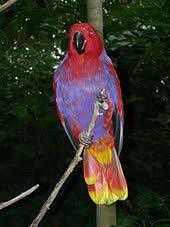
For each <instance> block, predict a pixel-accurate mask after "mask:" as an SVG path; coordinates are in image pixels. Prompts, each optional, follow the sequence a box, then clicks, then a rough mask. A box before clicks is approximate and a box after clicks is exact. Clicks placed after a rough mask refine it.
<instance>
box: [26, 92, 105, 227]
mask: <svg viewBox="0 0 170 227" xmlns="http://www.w3.org/2000/svg"><path fill="white" fill-rule="evenodd" d="M106 99H107V92H106V90H105V89H103V90H102V91H101V92H99V94H97V96H96V102H95V104H94V111H93V116H92V118H91V121H90V124H89V127H88V130H87V136H90V134H91V132H92V130H93V128H94V127H95V123H96V120H97V118H98V116H99V115H101V113H100V111H99V110H100V108H103V109H104V110H107V108H108V106H107V103H106V102H105V100H106ZM84 147H85V146H84V145H83V144H80V145H79V149H78V150H77V152H76V154H75V156H74V158H73V160H72V161H71V163H70V164H69V166H68V167H67V169H66V171H65V172H64V174H63V176H62V177H61V178H60V180H59V181H58V183H57V184H56V185H55V187H54V189H53V191H52V192H51V194H50V196H49V197H48V199H47V201H46V202H45V203H44V205H43V206H42V208H41V210H40V211H39V213H38V215H37V216H36V217H35V219H34V221H33V222H32V224H31V225H30V226H29V227H37V226H38V224H39V223H40V221H41V220H42V218H43V217H44V215H45V213H46V212H47V210H49V208H50V205H51V204H52V202H53V201H54V199H55V198H56V196H57V195H58V193H59V191H60V189H61V187H62V186H63V184H64V183H65V181H66V180H67V178H68V177H69V176H70V174H71V172H72V171H73V170H74V168H75V166H76V165H77V164H78V163H79V162H80V161H81V160H82V158H81V154H82V152H83V149H84Z"/></svg>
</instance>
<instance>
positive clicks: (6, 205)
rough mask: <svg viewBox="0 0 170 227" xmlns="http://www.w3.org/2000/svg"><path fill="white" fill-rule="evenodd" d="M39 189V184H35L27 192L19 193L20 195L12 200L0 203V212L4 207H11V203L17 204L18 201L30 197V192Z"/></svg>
mask: <svg viewBox="0 0 170 227" xmlns="http://www.w3.org/2000/svg"><path fill="white" fill-rule="evenodd" d="M38 187H39V184H36V185H35V186H34V187H32V188H30V189H29V190H27V191H25V192H23V193H21V194H20V195H18V196H16V197H15V198H13V199H10V200H9V201H7V202H2V203H0V210H2V209H3V208H5V207H8V206H10V205H12V204H13V203H16V202H18V201H19V200H21V199H23V198H25V197H26V196H28V195H30V194H31V193H32V192H34V191H35V190H36V189H37V188H38Z"/></svg>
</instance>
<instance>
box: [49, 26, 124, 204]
mask: <svg viewBox="0 0 170 227" xmlns="http://www.w3.org/2000/svg"><path fill="white" fill-rule="evenodd" d="M103 88H105V89H106V90H107V93H108V98H107V100H106V102H107V104H108V110H107V111H105V112H104V114H103V115H102V116H100V117H99V118H98V119H97V121H96V125H95V128H94V130H93V135H94V137H93V142H92V143H91V144H90V145H89V146H87V147H86V148H85V150H84V155H83V167H84V178H85V181H86V184H87V187H88V192H89V195H90V197H91V199H92V200H93V201H94V202H95V203H96V204H112V203H114V202H115V201H117V200H125V199H126V198H127V196H128V189H127V184H126V180H125V177H124V174H123V171H122V167H121V164H120V161H119V157H118V155H119V154H120V151H121V149H122V142H123V123H124V116H123V115H124V113H123V103H122V96H121V88H120V83H119V80H118V77H117V75H116V72H115V70H114V67H113V64H112V63H111V60H110V59H109V57H108V56H107V54H106V51H105V49H104V47H103V44H102V42H101V40H100V37H99V35H98V33H97V32H96V31H95V29H94V28H93V27H92V26H91V25H89V24H87V23H79V24H74V25H72V27H71V28H70V32H69V44H68V52H67V54H66V56H65V58H64V60H63V61H62V62H61V64H60V66H59V67H58V68H57V70H56V71H55V75H54V81H53V90H54V96H55V106H56V109H57V112H58V115H59V118H60V120H61V123H62V125H63V127H64V129H65V131H66V133H67V135H68V137H69V139H70V140H71V142H72V144H73V146H74V147H75V148H76V149H77V148H78V144H79V139H78V137H79V134H80V133H81V132H82V131H85V130H87V128H88V125H89V123H90V120H91V116H92V114H93V108H94V106H93V105H94V103H95V101H96V94H98V93H99V92H100V91H101V90H102V89H103Z"/></svg>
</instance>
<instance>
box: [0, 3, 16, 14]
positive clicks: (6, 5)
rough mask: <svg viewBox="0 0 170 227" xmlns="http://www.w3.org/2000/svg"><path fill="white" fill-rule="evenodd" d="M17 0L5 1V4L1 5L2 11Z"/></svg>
mask: <svg viewBox="0 0 170 227" xmlns="http://www.w3.org/2000/svg"><path fill="white" fill-rule="evenodd" d="M16 1H17V0H9V1H7V2H5V3H4V4H2V5H0V12H2V11H3V10H5V9H7V8H8V7H9V6H11V5H12V4H14V3H15V2H16Z"/></svg>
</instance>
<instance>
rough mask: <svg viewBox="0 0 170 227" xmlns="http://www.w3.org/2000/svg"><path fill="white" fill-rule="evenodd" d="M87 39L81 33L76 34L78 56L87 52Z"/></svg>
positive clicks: (75, 43) (75, 42)
mask: <svg viewBox="0 0 170 227" xmlns="http://www.w3.org/2000/svg"><path fill="white" fill-rule="evenodd" d="M85 44H86V39H85V38H84V36H83V34H82V33H81V32H76V33H75V34H74V45H75V48H76V50H77V52H78V54H83V53H84V52H85Z"/></svg>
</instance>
